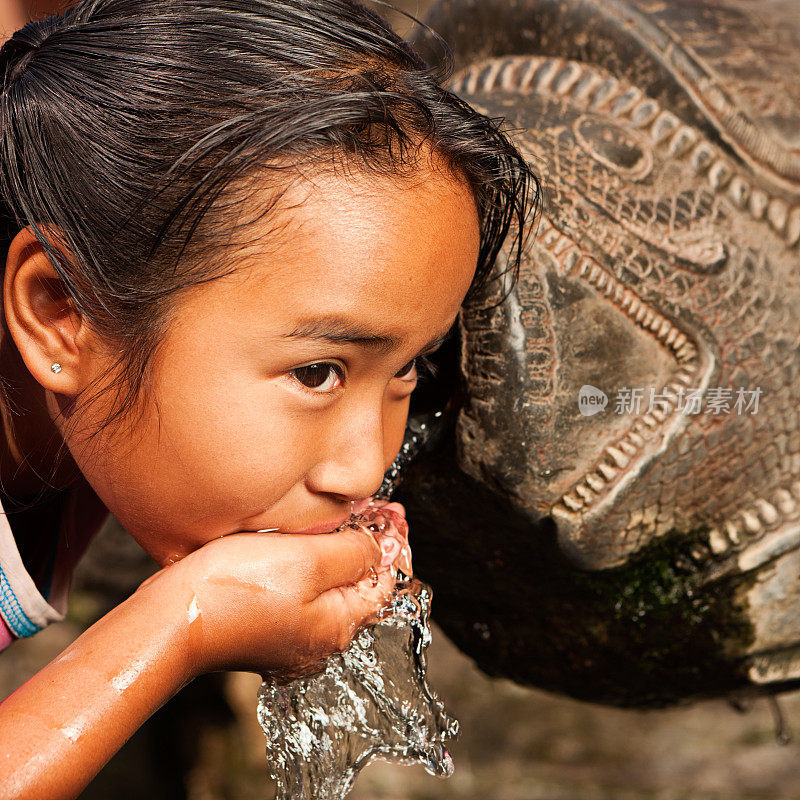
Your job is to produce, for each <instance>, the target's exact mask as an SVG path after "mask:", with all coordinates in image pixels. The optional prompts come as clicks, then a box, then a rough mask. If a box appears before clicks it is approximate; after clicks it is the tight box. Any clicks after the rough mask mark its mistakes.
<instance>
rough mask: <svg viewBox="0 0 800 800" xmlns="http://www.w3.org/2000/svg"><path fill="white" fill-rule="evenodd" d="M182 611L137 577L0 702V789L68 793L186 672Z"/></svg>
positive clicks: (6, 797)
mask: <svg viewBox="0 0 800 800" xmlns="http://www.w3.org/2000/svg"><path fill="white" fill-rule="evenodd" d="M184 616H185V614H180V613H179V612H176V607H175V604H174V603H171V602H169V601H168V602H165V600H164V596H163V594H158V595H157V594H156V593H155V592H153V591H151V590H150V587H148V586H147V585H145V586H143V587H142V588H140V589H139V590H138V591H137V592H136V593H135V594H133V595H132V596H131V597H130V598H128V599H127V600H126V601H125V602H123V603H121V604H120V605H119V606H117V607H116V608H115V609H114V610H112V611H111V612H110V613H109V614H107V615H106V616H105V617H103V618H102V619H101V620H99V621H98V622H96V623H95V624H94V625H93V626H92V627H91V628H89V629H88V630H87V631H86V632H85V633H83V634H82V635H81V636H80V637H79V638H78V639H76V640H75V642H73V643H72V644H71V645H70V646H69V647H68V648H67V649H66V650H64V652H63V653H62V654H61V655H60V656H58V658H56V659H54V660H53V661H52V662H51V663H50V664H48V665H47V666H46V667H44V669H42V670H40V671H39V672H38V673H37V674H36V675H34V676H33V677H32V678H31V679H30V680H29V681H27V682H26V683H25V684H23V685H22V686H21V687H20V688H19V689H17V691H16V692H14V693H13V694H12V695H10V696H9V697H8V698H7V699H6V700H4V701H3V702H2V703H0V797H2V798H3V800H23V798H24V800H34V799H35V800H41V799H42V798H45V797H46V798H48V800H66V799H67V798H74V797H76V796H77V795H78V794H79V793H80V791H81V790H82V789H83V788H84V787H85V786H86V785H87V784H88V783H89V781H91V779H92V778H93V777H94V776H95V775H96V774H97V772H98V771H99V770H100V769H101V768H102V767H103V765H104V764H105V763H106V762H107V761H108V760H109V759H110V758H111V756H112V755H114V753H115V752H116V751H117V750H119V748H120V747H121V746H122V745H123V744H124V743H125V742H126V741H127V740H128V738H129V737H130V736H131V735H132V734H133V733H134V731H136V729H137V728H139V726H141V725H142V723H143V722H144V721H145V720H146V719H147V718H148V717H149V716H150V715H151V714H152V713H153V712H154V711H155V710H156V709H158V708H159V707H160V706H161V705H163V703H164V702H166V701H167V700H168V699H169V698H170V697H171V696H172V695H173V694H175V693H176V692H177V691H178V690H179V689H180V688H181V687H182V686H183V685H185V684H186V683H187V682H188V681H189V680H190V679H191V678H192V677H193V676H192V675H191V674H190V669H189V666H188V664H189V659H188V657H187V653H188V650H187V631H188V630H189V628H190V626H189V625H187V624H186V623H185V621H183V620H182V617H184Z"/></svg>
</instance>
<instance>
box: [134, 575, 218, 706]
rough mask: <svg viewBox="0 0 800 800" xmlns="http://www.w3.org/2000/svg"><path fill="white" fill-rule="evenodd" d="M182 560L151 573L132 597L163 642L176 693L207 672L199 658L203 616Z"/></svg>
mask: <svg viewBox="0 0 800 800" xmlns="http://www.w3.org/2000/svg"><path fill="white" fill-rule="evenodd" d="M180 563H181V562H178V563H177V564H173V565H171V566H169V567H165V568H164V569H162V570H160V571H159V572H157V573H156V574H155V575H152V576H151V577H150V578H148V579H147V580H146V581H144V583H142V585H141V586H140V587H139V588H138V589H137V590H136V592H134V594H133V595H132V596H131V597H130V598H129V601H133V602H135V603H136V604H137V605H138V606H140V607H141V613H142V614H143V615H144V617H145V618H146V619H147V620H148V624H149V625H152V626H153V630H154V635H155V636H156V637H159V638H161V639H162V641H163V643H164V647H165V653H164V658H165V659H166V660H167V661H168V662H169V667H170V668H169V675H170V678H171V682H172V684H173V689H174V691H173V693H174V692H177V691H179V690H180V689H181V688H183V687H184V686H185V685H186V684H187V683H190V682H191V681H192V680H194V679H195V678H196V677H198V675H200V674H202V673H203V672H204V670H203V668H202V663H201V658H200V651H201V649H202V647H201V644H202V634H201V631H202V619H201V617H200V612H199V607H198V605H197V600H196V598H195V596H194V594H193V592H192V589H191V584H190V581H189V580H187V578H186V576H185V575H183V574H182V573H183V570H182V569H179V566H180ZM156 629H157V631H156Z"/></svg>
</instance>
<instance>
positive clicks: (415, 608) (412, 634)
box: [258, 506, 458, 800]
mask: <svg viewBox="0 0 800 800" xmlns="http://www.w3.org/2000/svg"><path fill="white" fill-rule="evenodd" d="M345 524H346V525H351V526H356V527H358V526H363V527H366V528H368V529H369V530H371V531H372V532H373V533H374V534H375V536H376V539H377V540H378V542H379V544H381V547H382V548H383V549H384V552H391V553H392V554H393V556H394V557H395V560H394V567H393V569H395V570H396V582H395V587H394V591H393V593H392V598H391V601H390V603H389V605H388V606H387V607H386V608H385V609H384V610H383V611H382V612H381V615H380V618H379V620H378V621H377V622H376V623H375V624H373V625H371V626H370V627H368V628H366V629H364V630H362V631H361V632H360V633H359V634H358V635H356V637H355V638H354V639H353V641H352V643H351V644H350V647H349V648H348V649H347V650H346V651H345V652H344V653H339V654H336V655H333V656H331V657H330V658H329V659H328V660H327V662H326V664H325V669H324V670H323V671H322V672H321V673H319V674H318V675H315V676H313V677H310V678H302V679H300V680H295V681H293V682H291V683H289V684H287V685H279V684H278V683H277V682H276V681H274V680H270V681H268V682H266V683H263V684H262V686H261V690H260V691H259V694H258V719H259V722H260V723H261V727H262V728H263V729H264V732H265V733H266V735H267V759H268V761H269V764H270V773H271V774H272V777H273V778H274V779H275V780H276V781H277V784H278V791H277V795H276V799H277V800H341V798H344V797H345V795H346V794H347V793H348V791H349V790H350V788H351V787H352V785H353V782H354V781H355V779H356V776H357V775H358V773H359V772H360V771H361V770H362V769H363V768H364V767H365V766H366V765H367V764H368V763H369V762H370V761H372V760H374V759H382V760H386V761H397V762H399V763H402V764H415V763H420V764H422V765H423V766H424V767H425V769H426V770H427V771H428V772H429V773H430V774H431V775H438V776H441V777H448V776H449V775H451V774H452V772H453V762H452V759H451V758H450V753H449V752H448V751H447V748H446V746H445V742H446V741H447V740H449V739H451V738H452V737H454V736H455V735H456V734H457V732H458V722H457V721H456V720H455V719H453V718H451V717H450V716H448V715H447V714H446V712H445V711H444V708H443V706H442V704H441V703H440V702H439V700H438V699H437V698H436V696H435V695H434V694H433V693H432V692H431V690H430V688H429V687H428V684H427V682H426V679H425V667H426V659H425V649H426V648H427V647H428V644H429V643H430V639H431V632H430V627H429V625H428V616H429V613H430V603H431V590H430V587H429V586H427V585H425V584H424V583H422V582H420V581H418V580H415V579H414V578H412V577H410V576H411V558H410V551H409V549H408V539H407V534H408V528H407V526H406V525H405V521H402V522H401V521H400V517H399V515H397V514H396V513H395V512H393V511H391V510H387V509H381V508H376V507H374V506H373V507H370V508H369V509H368V511H367V512H365V513H364V514H362V515H361V516H358V517H355V516H353V517H351V518H350V520H349V521H348V522H347V523H345Z"/></svg>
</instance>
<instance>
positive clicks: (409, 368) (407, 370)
mask: <svg viewBox="0 0 800 800" xmlns="http://www.w3.org/2000/svg"><path fill="white" fill-rule="evenodd" d="M416 366H417V359H416V358H412V359H411V361H409V362H408V364H406V365H405V366H404V367H403V368H402V369H401V370H400V371H399V372H397V373H395V378H404V379H405V380H410V379H411V377H410V376H411V373H412V372H413V371H414V369H415V368H416Z"/></svg>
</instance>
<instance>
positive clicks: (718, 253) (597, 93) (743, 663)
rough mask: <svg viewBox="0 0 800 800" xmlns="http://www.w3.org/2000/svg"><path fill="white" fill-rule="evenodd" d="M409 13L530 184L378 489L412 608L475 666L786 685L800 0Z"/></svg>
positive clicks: (599, 683)
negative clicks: (518, 217)
mask: <svg viewBox="0 0 800 800" xmlns="http://www.w3.org/2000/svg"><path fill="white" fill-rule="evenodd" d="M765 7H768V11H769V13H765ZM429 20H430V21H431V22H432V24H433V27H434V28H435V29H437V30H438V31H439V32H440V33H442V34H443V35H444V37H445V39H447V40H448V41H450V42H451V43H452V45H453V46H454V48H455V53H456V63H457V67H458V70H459V71H458V72H457V74H456V76H455V77H454V79H453V82H452V88H453V90H454V91H455V92H456V93H458V94H460V95H461V96H462V97H464V98H465V99H466V100H467V101H468V102H470V103H471V104H473V105H475V106H476V107H478V108H479V109H481V110H483V111H484V112H485V113H487V114H489V115H491V116H493V117H504V118H505V119H506V122H507V125H508V127H509V128H510V129H511V130H513V131H514V134H513V135H514V138H515V139H516V141H517V143H518V144H519V145H520V147H521V148H522V149H523V150H524V152H525V153H526V154H527V156H528V157H529V159H530V161H531V162H532V163H534V164H535V165H536V166H537V168H538V171H539V173H540V174H541V176H542V180H543V186H544V196H545V204H544V209H543V213H542V217H541V220H540V221H539V224H538V227H537V229H536V231H535V234H534V235H533V236H531V238H530V240H529V242H528V246H527V248H526V252H525V260H524V263H523V265H522V270H521V275H520V279H519V281H518V282H517V283H516V284H515V285H514V286H513V287H512V285H511V283H510V282H509V281H507V280H501V279H498V280H496V281H494V282H493V283H492V284H491V285H489V286H488V287H487V289H486V291H485V292H484V294H483V296H482V297H480V298H476V300H475V301H474V302H472V303H471V304H470V305H469V306H468V307H466V308H465V309H464V311H463V313H462V317H461V324H460V335H461V342H460V349H459V352H458V353H455V352H454V351H450V357H451V358H454V359H457V360H454V361H453V362H451V364H450V365H449V366H450V369H451V372H450V374H451V376H452V377H453V379H454V381H455V382H456V384H455V385H456V386H457V390H456V391H455V392H452V391H451V393H450V396H449V397H448V402H447V405H446V411H445V413H444V414H443V415H442V417H440V420H441V421H440V427H439V431H438V436H439V440H440V445H439V447H438V449H435V451H434V452H429V453H428V454H426V455H425V456H423V457H421V458H419V459H418V460H417V461H416V462H413V463H412V465H411V466H410V467H409V468H406V470H405V481H404V483H403V485H402V487H401V489H400V492H399V495H398V499H400V500H402V501H403V502H405V503H406V505H407V506H408V510H409V520H410V521H411V522H412V537H413V545H414V549H415V554H416V558H417V560H418V567H419V570H420V574H421V575H422V577H423V578H424V579H425V580H427V581H429V582H430V583H431V584H432V585H433V586H434V587H435V589H436V590H437V596H436V600H435V602H434V615H435V616H436V618H437V620H438V621H439V623H440V624H442V625H443V626H444V627H445V629H446V630H447V631H448V632H449V633H450V634H451V635H452V636H453V637H454V639H455V640H456V641H457V642H458V643H459V645H460V646H462V647H463V648H464V649H465V650H466V651H467V652H468V653H469V654H471V655H473V656H474V657H475V658H476V659H477V661H478V663H479V664H480V665H481V666H482V668H484V669H485V670H487V671H488V672H490V673H491V674H500V675H506V676H509V677H512V678H513V679H515V680H518V681H521V682H527V683H532V684H534V685H537V686H542V687H545V688H549V689H553V690H556V691H563V692H567V693H569V694H571V695H573V696H576V697H581V698H583V699H587V700H594V701H600V702H607V703H615V704H621V705H655V704H664V703H670V702H674V701H678V700H680V699H684V698H687V697H695V696H710V695H715V694H720V693H725V692H728V691H731V690H732V689H735V688H736V687H741V686H746V685H756V686H758V687H759V688H760V689H763V690H765V691H775V690H778V689H781V688H785V687H786V686H790V685H795V684H796V683H797V682H798V681H800V613H798V612H800V586H798V581H797V580H796V579H795V577H794V576H796V574H797V569H796V567H797V564H796V561H797V558H798V555H797V552H798V549H799V548H800V436H798V435H797V431H798V428H800V424H799V423H800V404H799V403H798V400H800V271H799V270H798V260H799V259H798V249H797V240H798V238H800V232H796V231H795V230H794V227H796V226H794V223H793V222H790V221H791V220H794V218H795V217H796V216H798V214H799V213H800V212H798V211H797V209H800V150H798V142H799V141H800V139H799V138H798V136H799V135H798V133H797V131H798V126H797V124H796V122H797V121H798V119H800V113H798V109H799V107H800V94H798V91H799V90H798V86H797V81H796V76H797V74H798V66H800V64H798V61H800V57H799V56H798V55H797V54H798V52H800V49H798V47H797V44H798V43H800V7H798V6H797V5H796V4H789V3H785V2H776V1H773V0H770V1H769V2H766V3H761V4H758V9H756V5H755V4H753V3H749V2H744V1H743V0H705V2H696V1H695V0H693V1H692V2H691V3H690V2H688V0H687V1H686V2H683V0H680V1H679V2H672V3H664V2H654V1H653V0H629V1H628V2H623V1H622V0H566V1H562V0H559V2H553V1H552V0H528V1H527V2H514V3H508V2H505V0H504V1H503V2H501V1H500V0H459V1H458V2H457V1H456V0H443V1H442V2H441V3H439V5H438V6H436V7H435V8H434V10H433V11H432V14H431V16H430V18H429ZM503 298H505V299H504V300H503V302H502V303H500V304H499V305H495V304H496V303H497V302H498V301H500V300H501V299H503ZM493 305H495V307H494V308H492V307H491V306H493ZM444 357H445V358H446V357H447V355H445V356H444ZM604 398H605V399H604ZM756 403H757V407H756ZM431 449H432V448H429V450H431ZM456 544H458V547H459V552H460V553H461V554H462V560H459V563H458V564H457V565H454V563H453V556H452V554H453V552H454V547H455V545H456ZM445 554H446V556H445Z"/></svg>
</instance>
